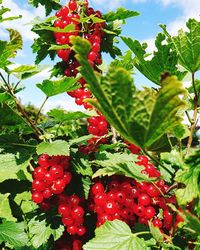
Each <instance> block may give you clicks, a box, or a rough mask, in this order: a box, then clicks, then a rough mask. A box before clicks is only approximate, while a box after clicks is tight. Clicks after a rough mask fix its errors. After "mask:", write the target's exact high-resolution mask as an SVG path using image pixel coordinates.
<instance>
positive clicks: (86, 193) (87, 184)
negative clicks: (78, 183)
mask: <svg viewBox="0 0 200 250" xmlns="http://www.w3.org/2000/svg"><path fill="white" fill-rule="evenodd" d="M81 180H82V184H83V191H84V197H85V199H88V196H89V193H90V187H91V185H92V181H91V179H90V177H88V176H83V177H82V178H81Z"/></svg>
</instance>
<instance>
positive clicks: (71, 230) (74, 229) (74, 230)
mask: <svg viewBox="0 0 200 250" xmlns="http://www.w3.org/2000/svg"><path fill="white" fill-rule="evenodd" d="M77 231H78V228H77V227H76V226H73V225H72V226H70V227H67V232H68V233H69V234H71V235H75V234H77Z"/></svg>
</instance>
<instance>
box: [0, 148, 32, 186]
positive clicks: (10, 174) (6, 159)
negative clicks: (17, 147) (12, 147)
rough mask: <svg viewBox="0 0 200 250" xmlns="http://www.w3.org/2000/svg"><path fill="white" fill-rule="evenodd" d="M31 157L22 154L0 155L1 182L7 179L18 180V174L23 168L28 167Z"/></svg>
mask: <svg viewBox="0 0 200 250" xmlns="http://www.w3.org/2000/svg"><path fill="white" fill-rule="evenodd" d="M29 160H30V158H29V156H28V157H27V155H24V156H23V155H22V154H21V153H20V152H16V154H9V153H7V154H2V153H1V154H0V162H1V165H0V182H3V181H4V180H7V179H17V178H18V177H17V173H18V171H19V170H20V169H21V168H22V167H23V166H28V163H29Z"/></svg>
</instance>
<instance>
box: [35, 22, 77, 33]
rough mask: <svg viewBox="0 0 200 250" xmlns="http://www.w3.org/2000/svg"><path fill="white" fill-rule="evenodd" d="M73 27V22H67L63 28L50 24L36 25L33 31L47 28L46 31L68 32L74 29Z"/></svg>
mask: <svg viewBox="0 0 200 250" xmlns="http://www.w3.org/2000/svg"><path fill="white" fill-rule="evenodd" d="M74 29H75V25H74V24H69V25H67V26H66V27H65V28H64V29H59V28H54V27H52V26H47V25H38V26H36V27H35V28H34V31H38V30H40V31H41V30H48V31H52V32H59V33H68V32H72V31H74Z"/></svg>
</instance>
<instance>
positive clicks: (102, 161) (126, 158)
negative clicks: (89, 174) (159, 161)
mask: <svg viewBox="0 0 200 250" xmlns="http://www.w3.org/2000/svg"><path fill="white" fill-rule="evenodd" d="M135 161H137V160H136V157H135V156H133V155H128V154H126V153H115V154H112V153H108V152H100V153H99V154H97V155H96V160H94V161H93V162H94V163H95V164H97V165H99V166H101V167H103V168H100V169H99V170H97V171H96V172H95V174H94V175H93V178H96V177H99V176H106V175H108V176H111V175H114V174H122V175H125V176H127V177H131V178H133V179H136V180H137V181H139V182H141V181H147V182H149V181H152V179H151V178H149V177H147V175H145V174H142V173H141V171H142V170H143V169H144V167H142V166H139V165H137V164H136V163H135Z"/></svg>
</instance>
